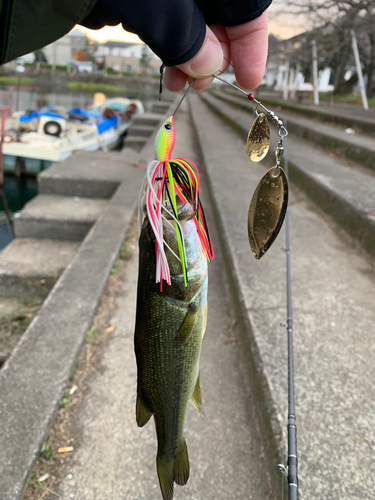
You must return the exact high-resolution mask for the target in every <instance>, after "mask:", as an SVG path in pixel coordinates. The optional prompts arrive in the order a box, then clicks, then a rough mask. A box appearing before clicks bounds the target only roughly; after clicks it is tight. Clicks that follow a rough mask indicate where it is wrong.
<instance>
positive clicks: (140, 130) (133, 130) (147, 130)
mask: <svg viewBox="0 0 375 500" xmlns="http://www.w3.org/2000/svg"><path fill="white" fill-rule="evenodd" d="M155 130H156V127H155V126H152V125H141V124H136V125H131V126H130V127H129V129H128V133H127V134H126V137H130V136H133V135H136V136H140V137H146V138H147V137H150V135H151V134H153V133H155Z"/></svg>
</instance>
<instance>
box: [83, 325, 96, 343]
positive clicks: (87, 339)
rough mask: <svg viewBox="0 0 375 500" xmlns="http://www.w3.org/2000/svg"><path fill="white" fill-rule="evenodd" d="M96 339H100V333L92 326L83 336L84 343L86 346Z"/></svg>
mask: <svg viewBox="0 0 375 500" xmlns="http://www.w3.org/2000/svg"><path fill="white" fill-rule="evenodd" d="M98 337H100V331H99V330H98V329H97V328H96V326H92V327H91V328H89V329H88V330H87V332H86V334H85V342H86V344H89V343H90V342H91V341H92V340H94V339H96V338H98Z"/></svg>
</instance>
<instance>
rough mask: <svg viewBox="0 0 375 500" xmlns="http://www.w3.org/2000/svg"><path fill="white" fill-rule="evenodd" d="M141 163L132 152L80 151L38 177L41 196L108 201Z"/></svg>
mask: <svg viewBox="0 0 375 500" xmlns="http://www.w3.org/2000/svg"><path fill="white" fill-rule="evenodd" d="M137 162H138V155H137V154H136V153H135V152H134V151H132V150H126V151H124V150H122V151H121V152H118V153H114V152H109V153H103V152H99V151H97V152H95V153H90V152H87V151H77V152H75V153H74V154H73V155H72V156H71V157H70V158H68V159H67V160H65V161H64V162H62V163H56V164H55V165H54V166H52V167H51V168H48V169H47V170H44V171H43V172H41V173H40V174H39V175H38V191H39V193H40V194H56V195H61V196H78V197H80V198H101V199H109V198H111V196H112V195H113V193H114V192H115V190H116V189H117V188H118V186H119V184H120V183H121V182H122V181H123V180H124V179H125V178H126V176H127V175H128V173H129V170H131V169H133V168H134V167H135V166H136V165H137Z"/></svg>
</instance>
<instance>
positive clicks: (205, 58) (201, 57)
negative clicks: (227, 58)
mask: <svg viewBox="0 0 375 500" xmlns="http://www.w3.org/2000/svg"><path fill="white" fill-rule="evenodd" d="M222 62H223V51H222V48H221V45H220V42H218V41H216V40H211V39H210V38H207V41H206V43H205V44H204V45H203V48H202V49H201V51H200V52H199V53H198V54H197V55H196V56H195V57H194V58H193V59H192V60H191V62H189V63H187V65H188V66H190V68H189V69H190V71H188V69H187V68H186V70H185V71H186V72H188V74H189V75H190V76H193V77H197V78H202V77H204V76H209V75H212V74H214V73H215V72H216V71H218V70H219V69H220V67H221V63H222Z"/></svg>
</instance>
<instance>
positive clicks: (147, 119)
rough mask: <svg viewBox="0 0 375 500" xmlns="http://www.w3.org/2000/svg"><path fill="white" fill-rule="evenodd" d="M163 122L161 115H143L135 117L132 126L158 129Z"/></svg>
mask: <svg viewBox="0 0 375 500" xmlns="http://www.w3.org/2000/svg"><path fill="white" fill-rule="evenodd" d="M161 120H162V117H161V116H160V114H159V113H142V114H140V115H135V117H134V118H133V121H132V125H145V126H151V127H157V126H158V125H159V123H160V122H161Z"/></svg>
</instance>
